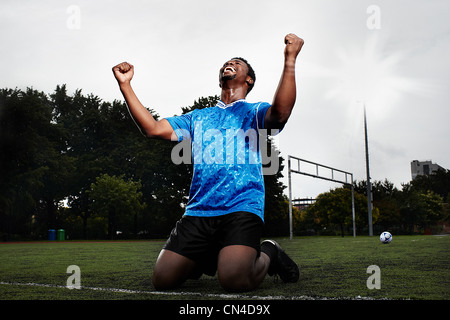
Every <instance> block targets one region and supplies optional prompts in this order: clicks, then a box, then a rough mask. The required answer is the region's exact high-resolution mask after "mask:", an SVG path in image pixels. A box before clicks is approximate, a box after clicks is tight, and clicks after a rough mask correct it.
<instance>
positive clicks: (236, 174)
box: [166, 100, 270, 221]
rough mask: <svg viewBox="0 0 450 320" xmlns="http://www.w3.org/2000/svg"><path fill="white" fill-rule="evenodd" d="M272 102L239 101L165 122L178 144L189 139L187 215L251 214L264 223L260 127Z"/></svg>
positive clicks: (220, 102) (221, 103) (220, 103)
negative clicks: (190, 158)
mask: <svg viewBox="0 0 450 320" xmlns="http://www.w3.org/2000/svg"><path fill="white" fill-rule="evenodd" d="M269 108H270V104H268V103H265V102H259V103H249V102H246V101H245V100H238V101H235V102H234V103H232V104H229V105H225V104H224V103H223V102H222V101H219V102H218V103H217V105H216V106H215V107H210V108H205V109H195V110H193V111H191V112H189V113H186V114H184V115H181V116H175V117H170V118H166V119H167V120H168V121H169V123H170V125H171V126H172V128H173V129H174V131H175V133H176V135H177V137H178V141H182V140H183V139H190V141H191V150H192V160H193V177H192V182H191V187H190V191H189V201H188V204H187V206H186V211H185V215H191V216H200V217H211V216H220V215H224V214H228V213H231V212H236V211H247V212H251V213H254V214H256V215H258V216H259V217H260V218H261V219H262V220H263V221H264V177H263V173H262V163H261V153H260V150H259V139H260V129H263V128H264V117H265V114H266V112H267V110H268V109H269Z"/></svg>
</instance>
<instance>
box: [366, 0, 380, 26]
mask: <svg viewBox="0 0 450 320" xmlns="http://www.w3.org/2000/svg"><path fill="white" fill-rule="evenodd" d="M366 13H367V14H369V16H368V17H367V20H366V26H367V29H369V30H379V29H381V8H380V6H377V5H375V4H372V5H370V6H368V7H367V10H366Z"/></svg>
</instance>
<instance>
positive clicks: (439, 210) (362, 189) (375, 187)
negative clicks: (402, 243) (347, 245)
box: [295, 169, 450, 236]
mask: <svg viewBox="0 0 450 320" xmlns="http://www.w3.org/2000/svg"><path fill="white" fill-rule="evenodd" d="M353 187H354V198H355V216H356V217H355V222H356V231H357V234H363V235H367V234H368V213H367V212H368V210H367V181H359V182H358V181H356V182H354V185H353ZM449 196H450V170H442V169H441V170H439V171H436V172H433V173H432V174H430V175H423V176H418V177H416V178H415V179H414V180H412V181H411V182H409V183H404V184H402V188H401V190H399V189H398V188H396V187H395V186H394V184H393V183H392V182H390V181H389V180H387V179H385V180H384V181H375V182H373V183H372V198H373V202H372V221H373V230H374V234H377V233H381V232H382V231H386V230H388V231H391V232H393V233H394V234H423V233H425V234H431V233H434V234H436V233H441V232H443V231H445V230H443V229H445V228H444V224H447V225H448V223H449V222H450V215H449V210H448V203H447V201H448V198H449ZM351 212H352V208H351V188H350V187H349V186H344V187H341V188H336V189H333V190H330V191H329V192H325V193H322V194H320V195H319V196H318V197H317V199H316V201H315V202H314V203H313V204H312V205H311V206H308V207H307V208H304V210H301V211H299V212H297V215H296V224H295V226H296V230H295V231H296V233H297V234H301V235H305V234H322V235H342V236H344V234H352V233H353V219H352V214H351Z"/></svg>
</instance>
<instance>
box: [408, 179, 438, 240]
mask: <svg viewBox="0 0 450 320" xmlns="http://www.w3.org/2000/svg"><path fill="white" fill-rule="evenodd" d="M442 202H443V200H442V197H441V196H440V195H438V194H436V193H434V192H433V191H430V190H427V191H425V192H422V191H418V190H415V188H413V187H412V186H411V185H410V184H405V185H403V192H402V207H401V215H402V222H403V223H404V224H405V226H406V229H407V230H408V232H409V233H413V232H414V231H415V230H414V229H415V227H416V226H417V227H419V229H421V230H423V229H425V228H427V227H430V226H431V225H433V224H435V223H437V222H438V221H440V220H441V219H443V218H444V210H443V205H442ZM421 230H419V231H421Z"/></svg>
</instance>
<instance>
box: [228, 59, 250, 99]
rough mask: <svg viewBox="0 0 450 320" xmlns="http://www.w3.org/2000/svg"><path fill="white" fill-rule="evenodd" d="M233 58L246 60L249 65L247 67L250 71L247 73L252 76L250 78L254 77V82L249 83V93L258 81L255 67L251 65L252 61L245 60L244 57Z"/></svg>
mask: <svg viewBox="0 0 450 320" xmlns="http://www.w3.org/2000/svg"><path fill="white" fill-rule="evenodd" d="M231 60H241V61H243V62H245V64H246V65H247V68H248V73H247V75H248V76H250V78H252V79H253V83H252V84H250V85H249V87H248V90H247V94H249V93H250V91H252V89H253V87H254V85H255V82H256V75H255V70H253V68H252V66H251V65H250V63H248V61H247V60H245V59H244V58H240V57H235V58H233V59H231Z"/></svg>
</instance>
